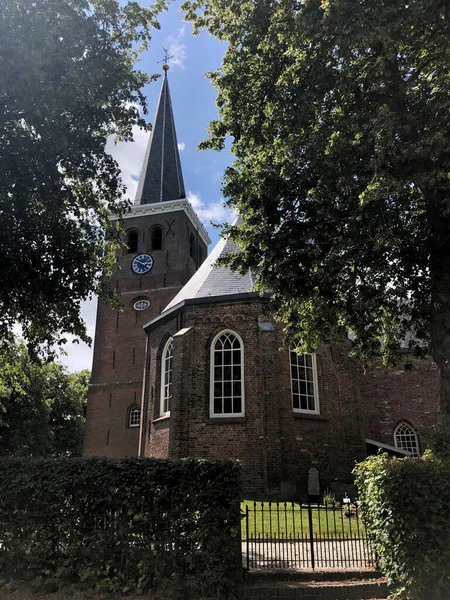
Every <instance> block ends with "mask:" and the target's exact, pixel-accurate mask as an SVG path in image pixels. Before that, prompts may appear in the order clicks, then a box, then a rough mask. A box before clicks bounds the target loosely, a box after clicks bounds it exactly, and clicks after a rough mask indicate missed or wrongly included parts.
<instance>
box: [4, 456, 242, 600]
mask: <svg viewBox="0 0 450 600" xmlns="http://www.w3.org/2000/svg"><path fill="white" fill-rule="evenodd" d="M239 476H240V467H239V465H238V464H237V463H234V462H231V461H229V462H208V461H204V460H195V459H183V460H180V461H176V460H170V459H169V460H156V459H121V460H116V459H87V460H86V459H55V460H46V459H40V460H30V459H5V460H1V461H0V481H1V482H2V493H1V494H0V572H1V573H2V575H4V576H7V577H12V578H15V579H23V578H24V577H27V578H29V579H31V580H34V581H35V582H38V583H40V584H42V585H43V586H44V587H45V588H46V589H56V588H60V587H65V586H68V585H71V584H75V585H77V586H80V584H81V585H83V586H85V587H86V588H90V589H95V590H100V591H102V590H104V591H111V592H117V591H121V592H133V593H141V592H143V591H145V590H150V589H158V590H163V591H165V592H166V593H167V594H168V595H169V597H178V596H179V597H180V598H181V597H182V598H184V599H187V598H190V597H192V598H208V597H211V598H212V597H214V598H221V597H223V598H228V597H233V594H234V586H235V581H236V579H237V577H238V572H239V569H238V564H239V561H240V547H239V546H240V536H239V527H240V523H239V520H240V515H239V499H240V487H239V478H240V477H239Z"/></svg>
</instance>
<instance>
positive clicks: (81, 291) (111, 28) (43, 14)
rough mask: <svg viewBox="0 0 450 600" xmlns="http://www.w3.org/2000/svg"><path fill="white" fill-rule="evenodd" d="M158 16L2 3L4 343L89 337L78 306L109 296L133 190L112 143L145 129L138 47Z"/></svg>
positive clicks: (104, 7)
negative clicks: (120, 226) (15, 337)
mask: <svg viewBox="0 0 450 600" xmlns="http://www.w3.org/2000/svg"><path fill="white" fill-rule="evenodd" d="M163 7H164V1H163V0H157V3H156V4H155V5H153V7H152V8H149V9H144V8H141V7H140V6H139V5H138V3H136V2H128V3H119V2H118V1H116V0H92V1H91V2H89V1H87V0H39V1H35V0H3V1H2V2H1V3H0V103H1V106H2V110H1V112H0V223H1V227H0V256H1V258H2V260H1V261H0V281H1V286H0V338H5V337H6V336H7V335H8V334H9V332H10V331H11V327H12V324H13V323H14V322H15V321H19V322H20V323H21V324H22V327H23V334H24V336H25V337H26V339H27V340H28V341H30V342H32V343H37V342H40V343H48V344H51V343H52V342H54V341H55V340H58V336H59V334H60V333H62V332H66V333H72V334H74V335H77V336H79V337H81V338H82V339H84V340H87V339H88V338H87V335H86V330H85V327H84V323H83V322H82V320H81V319H80V316H79V310H80V302H81V301H82V300H84V299H86V298H87V297H89V295H90V294H92V293H100V294H102V293H104V289H103V288H104V286H103V284H102V270H103V271H106V272H107V271H108V264H109V261H110V260H111V258H112V257H111V253H109V254H108V251H107V250H106V247H105V236H104V234H103V231H104V230H105V229H106V228H107V226H108V214H109V213H120V212H121V211H122V210H124V208H125V205H124V204H123V202H122V197H123V193H124V186H123V184H122V182H121V179H120V172H119V169H118V165H117V163H116V162H115V161H114V160H113V158H112V157H111V156H110V155H108V154H107V153H106V152H105V144H106V140H107V138H108V136H110V135H115V136H117V137H118V138H119V139H123V140H129V139H131V138H132V127H133V125H139V126H141V127H145V126H146V123H145V121H144V119H143V118H141V117H140V115H139V110H138V106H139V105H140V106H141V107H143V109H144V112H146V104H145V98H144V96H143V95H142V92H141V88H142V86H143V84H145V83H147V82H148V81H149V80H150V79H152V78H149V77H148V76H147V75H145V74H144V73H142V72H140V71H137V70H135V69H134V64H135V61H136V58H137V56H138V50H137V45H139V44H140V43H141V44H143V45H144V46H145V44H146V42H147V41H148V40H149V39H150V31H151V29H152V28H153V27H158V23H157V21H156V20H155V15H156V14H157V11H159V10H161V9H162V8H163Z"/></svg>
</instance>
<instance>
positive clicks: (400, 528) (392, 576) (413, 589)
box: [354, 454, 450, 600]
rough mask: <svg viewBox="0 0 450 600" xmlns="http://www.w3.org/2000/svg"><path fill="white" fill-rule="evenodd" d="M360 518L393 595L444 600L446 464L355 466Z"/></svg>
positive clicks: (448, 539) (449, 585)
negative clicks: (370, 538) (370, 537)
mask: <svg viewBox="0 0 450 600" xmlns="http://www.w3.org/2000/svg"><path fill="white" fill-rule="evenodd" d="M354 473H355V475H356V484H357V486H358V489H359V497H360V501H361V509H362V514H363V516H364V518H365V520H366V524H367V529H368V533H369V534H371V535H372V536H373V537H374V545H375V550H376V552H377V553H378V555H379V557H380V560H381V570H382V571H383V573H384V574H385V575H386V576H387V577H388V580H389V583H390V585H392V589H393V591H394V592H395V593H397V594H398V595H399V596H400V597H402V598H408V599H411V600H412V599H414V600H419V599H420V600H431V599H433V600H449V599H450V461H449V460H445V461H441V460H436V459H432V458H424V459H418V458H404V459H396V458H392V459H391V458H389V457H388V456H387V455H386V454H383V455H380V456H376V457H369V458H368V459H366V460H365V461H364V462H362V463H360V464H359V465H357V466H356V468H355V470H354Z"/></svg>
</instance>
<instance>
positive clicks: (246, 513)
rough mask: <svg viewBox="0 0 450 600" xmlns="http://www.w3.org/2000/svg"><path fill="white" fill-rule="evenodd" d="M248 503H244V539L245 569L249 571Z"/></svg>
mask: <svg viewBox="0 0 450 600" xmlns="http://www.w3.org/2000/svg"><path fill="white" fill-rule="evenodd" d="M248 535H249V533H248V504H246V505H245V541H246V544H247V571H250V542H249V539H248Z"/></svg>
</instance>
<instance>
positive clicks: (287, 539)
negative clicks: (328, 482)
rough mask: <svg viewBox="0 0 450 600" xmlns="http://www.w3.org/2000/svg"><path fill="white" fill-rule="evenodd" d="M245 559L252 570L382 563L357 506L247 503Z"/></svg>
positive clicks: (244, 529)
mask: <svg viewBox="0 0 450 600" xmlns="http://www.w3.org/2000/svg"><path fill="white" fill-rule="evenodd" d="M242 556H243V564H244V567H245V568H246V569H248V570H250V569H261V568H286V569H291V568H310V569H316V568H335V569H340V568H361V567H372V566H375V565H376V557H375V553H374V550H373V548H372V544H371V541H370V539H369V537H368V536H367V534H366V529H365V527H364V523H363V521H362V519H361V518H360V515H359V511H358V505H357V503H356V502H353V503H347V504H343V505H338V504H333V505H330V506H325V505H317V504H297V503H294V502H246V504H245V507H244V512H243V514H242Z"/></svg>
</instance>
